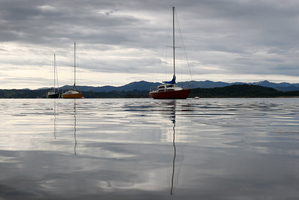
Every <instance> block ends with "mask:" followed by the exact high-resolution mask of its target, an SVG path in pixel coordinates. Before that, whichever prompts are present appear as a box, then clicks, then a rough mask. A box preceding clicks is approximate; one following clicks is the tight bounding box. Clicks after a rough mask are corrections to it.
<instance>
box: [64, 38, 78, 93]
mask: <svg viewBox="0 0 299 200" xmlns="http://www.w3.org/2000/svg"><path fill="white" fill-rule="evenodd" d="M61 96H62V98H64V99H80V98H82V93H81V92H79V91H77V90H76V43H74V86H73V88H72V89H71V90H68V91H66V92H65V93H63V94H62V95H61Z"/></svg>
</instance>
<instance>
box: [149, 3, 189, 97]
mask: <svg viewBox="0 0 299 200" xmlns="http://www.w3.org/2000/svg"><path fill="white" fill-rule="evenodd" d="M172 11H173V34H172V36H173V45H172V49H173V78H172V80H171V81H164V82H163V84H161V85H159V86H158V87H157V89H156V90H151V91H150V93H149V95H150V97H152V98H153V99H186V98H188V96H189V94H190V92H191V89H189V88H188V89H184V88H182V87H178V86H177V85H176V76H175V48H176V47H175V21H174V18H175V17H174V16H175V7H172Z"/></svg>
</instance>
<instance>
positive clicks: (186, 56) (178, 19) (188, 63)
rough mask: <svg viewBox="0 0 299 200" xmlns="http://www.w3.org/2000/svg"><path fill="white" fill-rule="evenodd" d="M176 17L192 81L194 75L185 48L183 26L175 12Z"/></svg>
mask: <svg viewBox="0 0 299 200" xmlns="http://www.w3.org/2000/svg"><path fill="white" fill-rule="evenodd" d="M175 16H176V19H177V20H176V21H177V23H178V27H179V29H178V30H179V32H180V36H181V40H182V43H183V49H184V52H185V57H186V60H187V66H188V69H189V74H190V76H191V80H193V78H192V74H191V70H190V66H189V60H188V56H187V53H186V48H185V43H184V39H183V34H182V31H181V26H180V22H179V19H178V16H177V12H175Z"/></svg>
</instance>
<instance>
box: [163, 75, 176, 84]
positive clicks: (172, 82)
mask: <svg viewBox="0 0 299 200" xmlns="http://www.w3.org/2000/svg"><path fill="white" fill-rule="evenodd" d="M175 79H176V77H175V75H173V78H172V80H171V81H163V83H166V84H175Z"/></svg>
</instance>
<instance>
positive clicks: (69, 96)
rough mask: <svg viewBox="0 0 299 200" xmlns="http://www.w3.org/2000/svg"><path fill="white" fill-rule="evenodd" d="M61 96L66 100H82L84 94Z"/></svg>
mask: <svg viewBox="0 0 299 200" xmlns="http://www.w3.org/2000/svg"><path fill="white" fill-rule="evenodd" d="M61 96H62V98H64V99H80V98H82V93H77V94H62V95H61Z"/></svg>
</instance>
